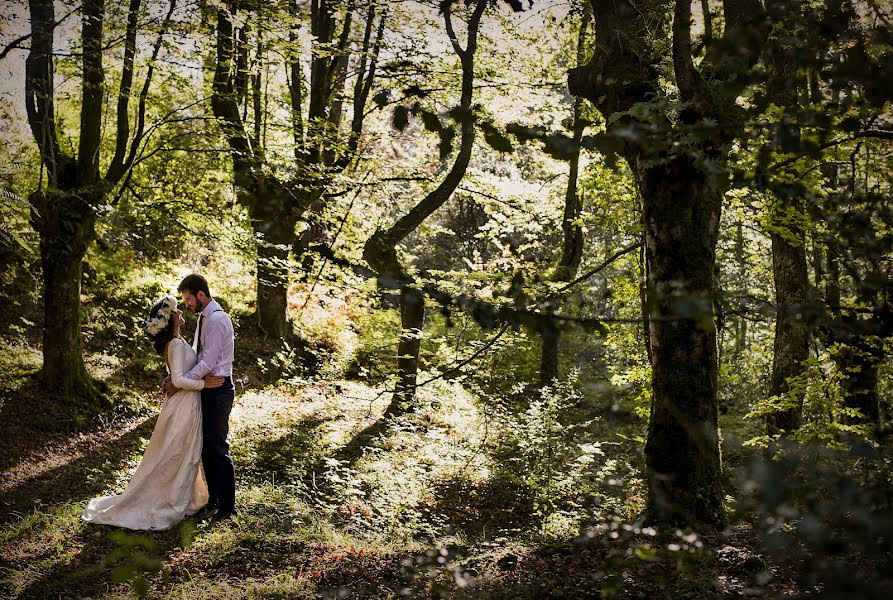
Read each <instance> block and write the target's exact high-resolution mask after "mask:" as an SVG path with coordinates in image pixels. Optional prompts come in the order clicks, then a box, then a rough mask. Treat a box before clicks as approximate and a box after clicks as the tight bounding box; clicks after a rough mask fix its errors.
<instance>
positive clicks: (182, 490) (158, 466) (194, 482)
mask: <svg viewBox="0 0 893 600" xmlns="http://www.w3.org/2000/svg"><path fill="white" fill-rule="evenodd" d="M177 291H178V292H179V293H180V295H181V296H182V299H183V304H185V305H186V306H187V308H189V309H190V310H191V311H192V312H193V313H196V314H197V315H198V319H197V324H196V331H195V334H194V337H193V342H192V345H190V344H189V343H188V342H186V340H185V339H184V338H183V337H182V335H181V332H180V330H181V327H182V326H183V324H184V323H185V320H184V319H183V313H182V312H181V311H180V310H179V309H178V308H177V300H176V298H174V297H173V296H165V297H164V298H162V299H161V300H160V301H158V303H157V304H155V306H153V307H152V309H151V310H150V311H149V317H148V319H147V320H146V324H145V332H146V334H147V335H148V336H149V339H150V340H151V342H152V346H153V347H154V348H155V351H156V352H157V353H158V354H160V355H161V356H163V357H164V359H165V365H166V367H167V371H168V376H167V377H166V378H165V380H164V384H163V385H164V391H165V394H166V396H167V397H166V399H165V401H164V405H163V406H162V407H161V412H160V413H159V415H158V420H157V422H156V424H155V429H154V430H153V431H152V437H151V438H150V440H149V444H148V446H147V447H146V451H145V454H144V455H143V458H142V461H141V462H140V465H139V467H137V469H136V472H134V474H133V477H132V478H131V479H130V482H129V483H128V484H127V488H126V489H125V491H124V493H123V494H121V495H115V496H104V497H101V498H94V499H93V500H91V501H90V502H89V504H88V505H87V508H86V509H85V510H84V512H83V514H82V518H83V519H84V520H86V521H89V522H91V523H97V524H103V525H114V526H117V527H125V528H127V529H141V530H149V529H168V528H170V527H172V526H173V525H176V524H177V523H179V522H180V521H181V520H182V519H183V518H184V517H186V516H189V515H195V514H197V513H200V512H201V513H203V514H204V515H203V516H207V517H209V518H210V519H211V521H212V522H218V521H222V520H225V519H229V518H230V517H232V516H233V515H235V514H236V480H235V473H234V470H233V461H232V458H231V457H230V454H229V444H228V442H227V435H228V433H229V414H230V411H231V410H232V407H233V400H234V399H235V393H236V390H235V387H234V386H233V379H232V368H233V356H234V339H233V338H234V335H233V324H232V320H230V318H229V315H227V314H226V312H224V310H223V309H222V308H221V307H220V304H219V303H218V302H217V301H216V300H214V299H213V298H212V297H211V291H210V289H209V288H208V282H207V281H206V280H205V278H204V277H202V276H201V275H196V274H192V275H189V276H187V277H186V278H185V279H183V281H182V282H181V283H180V285H179V287H178V288H177Z"/></svg>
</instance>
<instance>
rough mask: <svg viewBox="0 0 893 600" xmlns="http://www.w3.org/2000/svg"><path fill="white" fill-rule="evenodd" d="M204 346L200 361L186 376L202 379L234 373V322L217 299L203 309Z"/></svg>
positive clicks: (194, 343)
mask: <svg viewBox="0 0 893 600" xmlns="http://www.w3.org/2000/svg"><path fill="white" fill-rule="evenodd" d="M201 318H202V319H203V321H204V322H203V323H202V348H201V351H200V352H199V353H198V359H197V360H198V362H196V364H195V367H193V369H192V370H191V371H189V372H188V373H186V377H188V378H190V379H201V378H203V377H204V376H205V375H209V374H210V375H216V376H218V377H230V376H232V374H233V356H234V354H235V340H234V336H233V322H232V320H231V319H230V318H229V315H228V314H226V313H225V312H224V311H223V309H222V308H221V307H220V304H218V303H217V301H216V300H211V301H210V302H208V304H207V306H205V308H204V309H203V310H202V314H201ZM192 347H193V349H196V348H197V347H198V325H197V324H196V327H195V337H194V338H193V341H192Z"/></svg>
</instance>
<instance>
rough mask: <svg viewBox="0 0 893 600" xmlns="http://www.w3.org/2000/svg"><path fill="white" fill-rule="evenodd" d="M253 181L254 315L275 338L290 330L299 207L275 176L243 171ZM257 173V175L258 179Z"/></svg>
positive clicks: (286, 333)
mask: <svg viewBox="0 0 893 600" xmlns="http://www.w3.org/2000/svg"><path fill="white" fill-rule="evenodd" d="M242 175H243V176H242V177H241V179H243V180H246V181H250V182H251V184H252V189H250V190H248V191H249V193H250V195H251V198H246V199H245V200H244V202H246V204H248V205H249V206H250V215H251V225H252V227H253V228H254V235H255V238H256V240H257V263H256V266H257V290H256V292H257V293H256V297H255V301H256V304H255V313H254V314H255V318H256V320H257V321H256V322H257V326H258V328H259V329H260V330H261V331H263V332H264V333H266V334H267V335H269V336H271V337H272V338H274V339H282V338H287V337H288V336H289V335H290V334H291V327H290V325H289V321H288V283H289V274H290V272H291V265H290V262H289V254H290V251H291V245H292V242H293V241H294V233H295V226H296V224H297V223H296V218H295V214H296V210H295V208H294V201H293V200H292V198H291V195H290V193H289V191H288V190H287V189H286V188H285V187H284V186H283V184H282V183H281V182H280V181H278V180H276V179H274V178H270V179H267V178H265V177H263V175H261V176H260V177H257V174H256V173H253V172H252V173H243V174H242ZM255 177H257V178H256V179H255Z"/></svg>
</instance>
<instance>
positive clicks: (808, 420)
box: [745, 346, 872, 450]
mask: <svg viewBox="0 0 893 600" xmlns="http://www.w3.org/2000/svg"><path fill="white" fill-rule="evenodd" d="M838 351H839V347H837V346H832V347H831V348H829V349H828V350H827V351H826V352H823V353H822V354H821V355H819V356H818V357H812V358H809V359H808V360H807V361H806V362H805V364H804V365H803V371H802V372H801V373H800V374H799V375H797V376H796V377H794V378H791V379H789V380H788V391H787V393H785V394H782V395H780V396H771V397H765V398H761V399H759V400H757V401H756V402H755V403H754V405H753V406H752V407H751V410H750V412H748V413H747V415H745V418H749V419H759V420H763V419H765V418H766V416H767V415H770V414H773V413H776V412H779V411H784V410H790V409H794V408H796V407H797V406H798V404H799V402H800V398H802V401H803V422H802V424H801V426H800V427H799V428H798V429H796V430H794V431H789V432H786V435H787V436H789V437H790V438H791V439H793V440H796V441H797V442H799V443H801V444H804V445H807V444H811V443H815V444H820V445H823V446H826V447H828V448H833V449H837V450H843V449H844V447H845V445H844V439H847V440H849V442H848V443H851V441H852V439H853V436H856V437H859V438H862V439H863V440H867V439H869V437H870V435H871V433H872V427H871V426H870V425H869V424H867V423H862V424H858V423H856V420H857V419H859V417H862V416H864V415H860V413H859V411H858V410H857V409H855V408H851V407H847V406H845V398H844V393H843V390H842V389H841V381H842V379H843V377H844V374H843V373H841V372H840V370H839V368H838V366H837V363H836V362H835V361H834V360H833V359H832V357H833V355H834V354H835V353H836V352H838ZM845 434H846V435H845ZM780 435H781V434H779V435H778V436H775V438H774V439H773V438H772V437H770V436H765V435H763V436H757V437H754V438H752V439H750V440H748V441H746V442H745V445H747V446H758V447H766V446H768V444H769V443H771V442H773V441H777V440H778V437H779V436H780Z"/></svg>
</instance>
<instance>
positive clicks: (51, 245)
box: [25, 0, 175, 408]
mask: <svg viewBox="0 0 893 600" xmlns="http://www.w3.org/2000/svg"><path fill="white" fill-rule="evenodd" d="M140 7H141V3H140V1H139V0H130V2H129V5H128V18H127V25H126V30H125V35H124V57H123V61H122V71H121V78H120V86H119V90H118V103H117V116H116V120H115V125H116V127H115V131H114V134H115V155H114V157H113V158H112V160H111V162H110V165H109V168H108V171H107V172H106V173H105V174H104V175H103V174H102V173H100V148H101V145H102V144H101V142H102V123H103V117H104V105H103V104H104V103H103V98H104V95H105V88H106V85H105V77H104V74H105V72H104V69H103V49H104V44H103V27H104V24H105V2H104V1H103V0H85V1H84V2H83V4H82V7H81V42H82V46H83V52H82V54H81V68H82V75H81V103H80V114H79V125H80V129H79V136H78V143H77V155H76V156H69V155H67V154H65V152H63V151H62V149H61V146H60V144H59V134H58V132H57V128H56V119H55V102H54V95H55V73H54V71H55V69H54V63H53V61H54V59H53V53H54V35H55V27H56V25H57V21H56V19H55V12H54V5H53V2H52V0H30V2H29V16H30V22H31V48H30V51H29V53H28V57H27V59H26V62H25V109H26V114H27V117H28V124H29V126H30V129H31V133H32V135H33V137H34V141H35V143H36V145H37V148H38V150H39V152H40V157H41V163H42V168H43V169H45V175H46V177H45V179H44V173H43V172H42V173H41V179H40V185H39V187H38V189H37V190H35V191H34V192H33V193H31V194H30V196H29V202H30V205H31V225H32V227H33V228H34V230H35V231H36V232H37V233H38V234H39V236H40V256H41V266H42V269H43V299H44V334H43V368H42V378H43V384H44V386H45V387H46V388H47V389H49V390H51V391H53V392H54V393H56V394H57V397H59V398H60V399H62V400H63V401H68V402H69V403H71V404H73V405H76V406H77V407H79V408H87V407H91V408H97V407H99V406H104V405H105V404H106V402H105V401H104V400H103V398H102V395H101V388H102V386H101V385H100V384H98V382H96V381H93V380H92V378H91V377H90V376H89V375H88V373H87V370H86V368H85V365H84V358H83V347H82V343H81V336H80V325H81V275H82V271H83V260H84V256H85V255H86V253H87V250H88V249H89V247H90V244H92V243H93V241H94V240H95V238H96V231H95V223H96V216H97V211H98V210H99V207H100V206H102V205H103V204H104V203H105V202H106V198H107V196H108V194H109V193H110V191H111V190H112V189H113V188H114V187H115V186H116V185H118V184H119V183H120V182H121V181H122V179H123V178H125V177H126V176H128V175H129V173H130V170H131V169H132V167H133V165H134V162H135V159H136V154H137V148H138V147H139V146H140V144H141V143H142V141H143V137H144V136H143V125H144V123H145V111H146V96H147V94H148V90H149V87H150V85H151V81H152V74H153V65H154V62H155V59H156V58H157V56H158V52H159V50H160V47H161V41H162V34H163V33H164V31H165V30H166V29H167V27H168V26H169V24H170V19H171V15H172V13H173V11H174V7H175V0H171V2H170V5H169V9H168V12H167V16H166V18H165V20H164V22H163V25H162V28H161V33H160V34H159V35H158V37H157V38H156V40H155V43H154V46H153V52H152V55H151V58H150V60H149V68H148V69H147V74H146V77H145V80H144V83H143V87H142V92H141V94H140V101H139V105H138V109H137V115H136V125H137V126H136V128H135V131H134V133H133V135H131V126H130V114H129V110H128V109H129V102H130V97H131V87H132V84H133V64H134V58H135V55H136V45H135V40H136V36H137V27H138V23H139V12H140ZM90 405H92V406H90Z"/></svg>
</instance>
